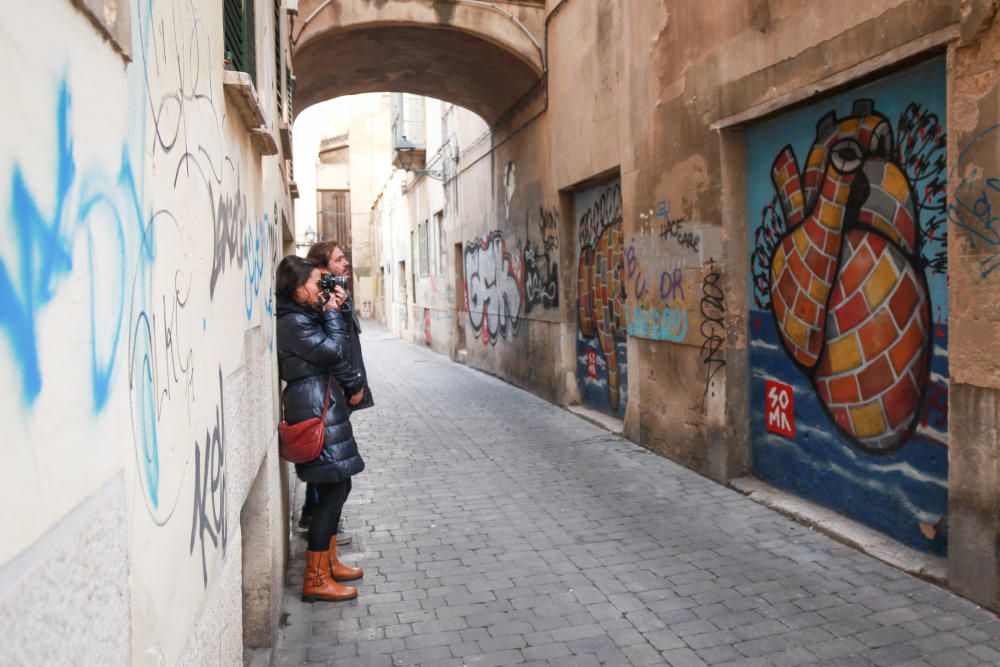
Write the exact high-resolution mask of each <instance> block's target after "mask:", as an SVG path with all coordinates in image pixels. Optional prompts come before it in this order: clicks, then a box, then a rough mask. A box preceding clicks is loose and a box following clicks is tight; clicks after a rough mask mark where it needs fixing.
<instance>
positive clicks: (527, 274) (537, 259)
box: [524, 243, 559, 313]
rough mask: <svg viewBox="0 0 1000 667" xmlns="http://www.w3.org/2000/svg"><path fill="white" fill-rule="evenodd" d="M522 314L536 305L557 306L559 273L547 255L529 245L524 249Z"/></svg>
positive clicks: (544, 306) (543, 306) (528, 311)
mask: <svg viewBox="0 0 1000 667" xmlns="http://www.w3.org/2000/svg"><path fill="white" fill-rule="evenodd" d="M524 297H525V305H524V312H525V313H530V312H531V309H532V308H533V307H534V306H536V305H541V306H542V308H555V307H556V306H558V305H559V271H558V267H557V266H556V263H555V262H553V261H551V259H549V256H548V254H547V253H540V252H538V250H537V248H532V247H531V244H530V243H527V244H525V248H524Z"/></svg>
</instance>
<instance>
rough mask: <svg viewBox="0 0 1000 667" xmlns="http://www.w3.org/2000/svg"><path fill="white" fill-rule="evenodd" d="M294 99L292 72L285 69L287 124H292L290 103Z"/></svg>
mask: <svg viewBox="0 0 1000 667" xmlns="http://www.w3.org/2000/svg"><path fill="white" fill-rule="evenodd" d="M294 99H295V77H293V76H292V70H291V68H289V67H286V68H285V105H286V107H287V108H288V122H289V123H290V122H292V109H293V107H292V102H293V100H294Z"/></svg>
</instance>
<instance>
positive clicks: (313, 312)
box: [274, 255, 365, 602]
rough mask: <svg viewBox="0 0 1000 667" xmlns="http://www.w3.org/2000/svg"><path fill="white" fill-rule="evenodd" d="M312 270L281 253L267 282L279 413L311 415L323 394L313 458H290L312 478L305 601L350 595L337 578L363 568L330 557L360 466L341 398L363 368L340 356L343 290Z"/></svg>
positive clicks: (353, 593)
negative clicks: (320, 432)
mask: <svg viewBox="0 0 1000 667" xmlns="http://www.w3.org/2000/svg"><path fill="white" fill-rule="evenodd" d="M320 273H321V271H320V270H319V269H318V268H317V267H315V266H313V265H312V264H310V263H309V262H307V261H305V260H304V259H302V258H300V257H295V256H293V255H289V256H288V257H285V258H284V259H282V260H281V263H280V264H278V269H277V276H276V278H275V290H274V291H275V296H276V298H277V318H278V323H277V330H278V333H277V338H278V372H279V374H280V375H281V379H282V380H284V381H285V382H286V386H285V390H284V392H283V393H282V404H283V406H284V413H285V421H286V422H288V423H289V424H297V423H299V422H302V421H306V420H307V419H311V418H313V417H319V416H320V415H321V414H322V412H323V406H324V404H325V403H327V402H328V408H327V413H326V434H325V438H324V442H323V449H322V451H321V452H320V454H319V456H317V457H316V458H315V459H314V460H312V461H309V462H307V463H297V464H296V465H295V472H296V474H297V475H298V477H299V479H301V480H302V481H304V482H308V483H312V484H314V485H315V486H316V490H317V492H318V494H319V500H318V502H317V504H316V507H315V508H314V509H313V513H312V519H311V521H310V523H309V537H308V540H309V543H308V546H307V548H306V574H305V579H304V581H303V583H302V599H303V600H304V601H307V602H312V601H313V600H317V599H319V600H350V599H352V598H355V597H357V595H358V591H357V589H356V588H353V587H351V586H343V585H341V584H340V583H339V582H341V581H351V580H354V579H358V578H360V577H362V576H363V575H364V572H363V571H362V570H361V568H355V567H348V566H346V565H344V564H343V563H341V562H340V561H339V560H338V559H337V524H338V522H339V521H340V512H341V510H342V509H343V507H344V501H345V500H347V495H348V494H349V493H350V491H351V476H353V475H356V474H358V473H359V472H361V471H362V470H363V469H364V467H365V464H364V461H363V460H362V458H361V454H359V453H358V447H357V443H355V441H354V434H353V431H352V430H351V422H350V412H349V408H348V403H351V404H358V403H360V402H361V400H362V398H363V396H364V376H363V375H362V374H361V373H360V372H359V371H358V370H356V369H355V368H353V367H352V366H351V364H350V363H349V362H348V358H349V356H348V352H347V349H348V346H349V344H350V342H349V334H348V328H347V322H346V320H345V318H344V316H343V314H341V312H340V307H341V304H342V303H343V301H344V299H346V297H347V294H346V292H344V290H342V289H341V288H340V287H336V288H335V289H334V292H333V293H329V292H323V290H322V288H321V287H320V284H319V282H320ZM331 375H332V380H333V381H331V380H330V378H331ZM327 387H329V396H328V397H327V395H326V392H327ZM345 392H346V393H345ZM346 396H350V400H348V399H347V398H346Z"/></svg>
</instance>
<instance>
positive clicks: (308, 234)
mask: <svg viewBox="0 0 1000 667" xmlns="http://www.w3.org/2000/svg"><path fill="white" fill-rule="evenodd" d="M315 242H316V230H315V229H313V227H312V225H309V226H308V227H306V231H304V232H302V240H301V241H296V242H295V248H296V254H298V253H299V252H302V251H301V250H299V249H300V248H308V247H309V246H311V245H312V244H313V243H315Z"/></svg>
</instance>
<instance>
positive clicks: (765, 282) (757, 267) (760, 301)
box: [750, 195, 787, 310]
mask: <svg viewBox="0 0 1000 667" xmlns="http://www.w3.org/2000/svg"><path fill="white" fill-rule="evenodd" d="M786 230H787V226H786V225H785V218H784V216H783V215H782V214H781V207H780V206H778V197H777V195H775V197H774V198H772V199H771V203H770V204H768V205H766V206H765V207H764V208H763V209H762V210H761V212H760V225H759V226H758V227H757V229H756V230H755V231H754V233H753V241H754V243H753V253H751V255H750V272H751V274H752V276H753V302H754V305H755V306H757V308H758V309H760V310H769V309H770V308H771V256H772V255H774V248H775V246H777V245H778V239H780V238H781V237H782V236H783V235H784V234H785V231H786Z"/></svg>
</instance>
